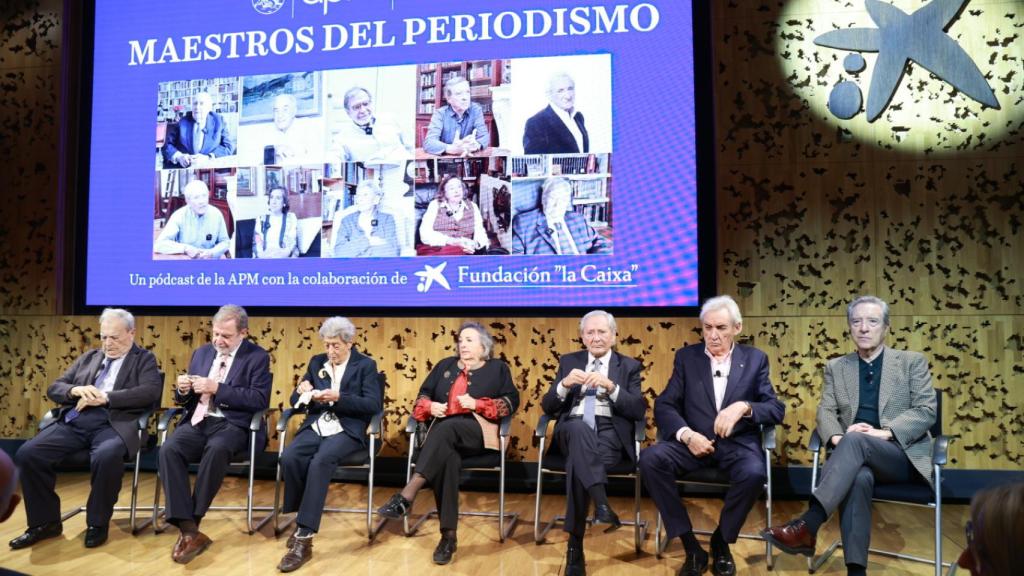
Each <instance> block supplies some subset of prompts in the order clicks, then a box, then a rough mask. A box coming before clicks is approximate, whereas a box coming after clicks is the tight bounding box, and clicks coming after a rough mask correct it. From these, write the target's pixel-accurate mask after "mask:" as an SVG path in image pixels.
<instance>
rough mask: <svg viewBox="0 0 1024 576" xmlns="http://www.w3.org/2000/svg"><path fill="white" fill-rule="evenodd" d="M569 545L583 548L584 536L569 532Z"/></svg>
mask: <svg viewBox="0 0 1024 576" xmlns="http://www.w3.org/2000/svg"><path fill="white" fill-rule="evenodd" d="M569 546H572V547H574V548H583V536H577V535H576V534H569Z"/></svg>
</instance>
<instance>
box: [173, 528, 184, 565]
mask: <svg viewBox="0 0 1024 576" xmlns="http://www.w3.org/2000/svg"><path fill="white" fill-rule="evenodd" d="M184 544H185V534H183V533H181V532H178V540H177V541H176V542H175V543H174V548H171V559H172V560H173V559H175V558H177V557H178V555H179V554H181V547H182V545H184Z"/></svg>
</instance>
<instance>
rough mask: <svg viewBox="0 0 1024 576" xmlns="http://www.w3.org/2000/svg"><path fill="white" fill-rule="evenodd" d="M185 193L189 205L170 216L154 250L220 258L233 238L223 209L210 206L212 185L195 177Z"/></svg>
mask: <svg viewBox="0 0 1024 576" xmlns="http://www.w3.org/2000/svg"><path fill="white" fill-rule="evenodd" d="M183 194H184V196H185V202H186V204H185V206H182V207H181V208H178V209H177V210H175V211H174V214H171V217H170V218H168V219H167V224H166V225H165V226H164V229H163V230H161V231H160V236H158V237H157V239H156V242H154V246H153V251H154V252H156V253H157V254H184V255H185V256H188V257H189V258H193V259H198V260H205V259H210V258H213V259H216V258H220V257H221V256H223V255H224V253H225V252H227V251H228V248H230V244H231V242H230V241H231V238H230V237H229V236H228V228H227V225H226V224H225V223H224V216H223V215H222V214H221V213H220V210H218V209H217V208H210V189H209V188H207V187H206V183H205V182H203V181H202V180H193V181H191V182H189V183H188V184H187V185H186V186H185V190H184V191H183Z"/></svg>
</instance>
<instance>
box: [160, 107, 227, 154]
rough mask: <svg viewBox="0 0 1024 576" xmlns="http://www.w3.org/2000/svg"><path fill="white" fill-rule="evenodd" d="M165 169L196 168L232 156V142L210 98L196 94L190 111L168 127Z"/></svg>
mask: <svg viewBox="0 0 1024 576" xmlns="http://www.w3.org/2000/svg"><path fill="white" fill-rule="evenodd" d="M162 152H163V156H164V168H189V167H192V168H199V167H201V166H203V165H205V164H208V163H210V162H211V161H212V160H214V159H215V158H222V157H224V156H231V155H233V154H234V153H235V141H234V138H233V137H232V134H231V129H230V127H229V126H228V122H227V121H226V120H225V118H224V116H222V115H221V114H219V113H217V112H215V111H214V110H213V97H211V96H210V94H209V92H199V93H197V94H196V95H195V96H193V98H192V111H191V112H189V113H188V114H186V115H185V116H184V117H183V118H182V119H181V120H179V121H178V123H177V124H172V125H169V126H168V127H167V135H166V140H165V141H164V146H163V150H162Z"/></svg>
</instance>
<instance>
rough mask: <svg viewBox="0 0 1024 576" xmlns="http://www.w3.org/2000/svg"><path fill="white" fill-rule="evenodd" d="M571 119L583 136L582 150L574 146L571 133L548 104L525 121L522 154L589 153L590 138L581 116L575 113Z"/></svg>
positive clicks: (574, 142)
mask: <svg viewBox="0 0 1024 576" xmlns="http://www.w3.org/2000/svg"><path fill="white" fill-rule="evenodd" d="M572 119H573V120H575V121H576V126H577V127H579V129H580V132H581V133H582V134H583V150H580V148H579V146H577V145H576V139H575V138H573V137H572V132H570V131H569V128H568V127H566V125H565V122H562V119H561V118H559V117H558V114H557V113H556V112H555V111H554V110H553V109H552V108H551V105H550V104H548V105H547V106H545V107H544V109H543V110H541V111H540V112H537V113H536V114H534V115H533V116H531V117H530V119H529V120H527V121H526V128H525V129H524V130H523V152H524V153H526V154H573V153H584V152H589V151H590V137H589V136H588V135H587V128H586V126H584V124H583V114H582V113H580V112H576V113H575V114H573V115H572Z"/></svg>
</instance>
